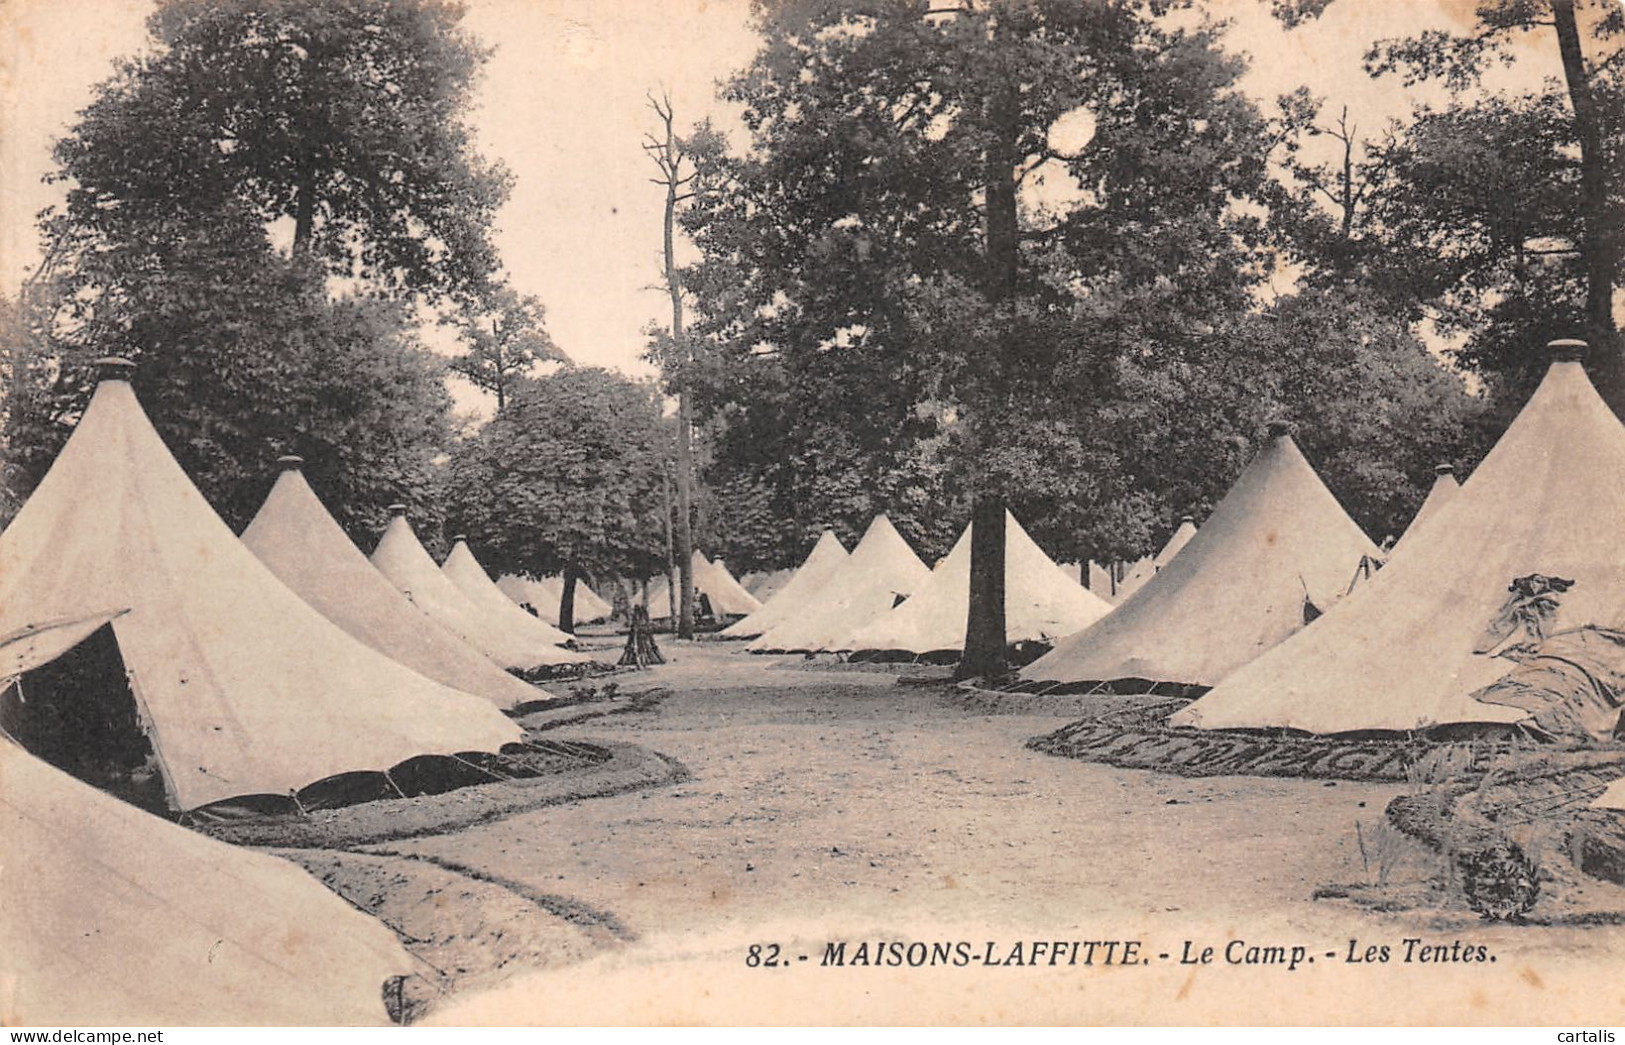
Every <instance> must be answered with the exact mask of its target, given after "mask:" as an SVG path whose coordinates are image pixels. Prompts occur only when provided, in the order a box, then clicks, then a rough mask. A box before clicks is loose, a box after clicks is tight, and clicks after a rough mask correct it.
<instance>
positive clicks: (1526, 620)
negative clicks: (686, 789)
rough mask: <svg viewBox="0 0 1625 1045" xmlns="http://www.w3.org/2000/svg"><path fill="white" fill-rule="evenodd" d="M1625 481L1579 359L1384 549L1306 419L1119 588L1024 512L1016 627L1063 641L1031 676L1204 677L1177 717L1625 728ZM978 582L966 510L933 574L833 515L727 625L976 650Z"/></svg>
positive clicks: (1302, 723) (1356, 726) (1011, 551)
mask: <svg viewBox="0 0 1625 1045" xmlns="http://www.w3.org/2000/svg"><path fill="white" fill-rule="evenodd" d="M1558 344H1559V346H1560V347H1562V348H1568V347H1571V346H1570V345H1569V344H1568V343H1558ZM1622 477H1625V426H1622V425H1621V423H1620V421H1619V419H1618V418H1617V417H1616V416H1615V415H1614V413H1613V412H1612V411H1611V410H1610V409H1609V408H1608V407H1607V405H1606V404H1604V403H1603V401H1602V399H1601V398H1600V397H1599V396H1598V395H1597V393H1596V391H1595V389H1594V388H1593V387H1592V385H1591V383H1590V381H1589V380H1588V379H1587V377H1586V375H1585V371H1584V369H1583V368H1582V367H1581V365H1580V364H1579V363H1578V362H1576V361H1574V360H1573V359H1561V358H1560V359H1558V360H1557V361H1556V362H1554V363H1553V365H1552V366H1551V368H1550V371H1549V372H1548V374H1547V376H1546V378H1545V379H1544V381H1543V382H1542V384H1541V385H1540V387H1539V389H1538V390H1537V391H1536V392H1535V394H1534V396H1533V397H1532V398H1531V399H1530V401H1529V403H1528V404H1527V405H1526V407H1525V408H1524V410H1523V411H1522V412H1521V413H1520V414H1519V416H1518V417H1517V419H1516V420H1515V421H1514V422H1513V423H1512V424H1511V426H1510V427H1509V428H1508V429H1507V431H1506V432H1505V434H1504V435H1503V437H1502V438H1501V439H1500V441H1499V442H1498V443H1497V444H1496V446H1495V447H1494V449H1493V450H1492V451H1491V452H1490V453H1489V455H1488V456H1486V457H1485V459H1484V460H1483V462H1482V463H1481V464H1480V465H1479V466H1478V468H1477V469H1476V470H1474V472H1473V473H1472V475H1471V477H1470V478H1469V479H1468V480H1467V481H1466V482H1465V483H1458V482H1457V480H1456V478H1455V476H1454V475H1453V473H1452V472H1451V470H1450V469H1449V468H1448V467H1444V466H1441V468H1440V469H1439V473H1438V475H1437V476H1436V478H1435V481H1434V485H1433V487H1432V489H1431V490H1430V492H1429V494H1428V497H1427V498H1426V500H1425V501H1424V503H1423V505H1422V507H1421V508H1420V510H1419V511H1418V512H1417V515H1416V516H1415V518H1414V519H1413V521H1412V523H1411V525H1410V526H1409V527H1408V528H1407V529H1406V531H1405V533H1404V534H1403V535H1402V537H1401V538H1400V540H1399V541H1398V542H1397V543H1396V544H1395V545H1394V547H1393V548H1392V549H1389V550H1387V551H1386V552H1385V551H1384V550H1383V549H1380V548H1379V547H1378V546H1377V545H1376V544H1374V543H1373V542H1372V541H1371V540H1370V538H1368V537H1367V536H1366V534H1365V533H1363V532H1362V531H1361V530H1360V528H1359V526H1358V525H1357V524H1356V523H1355V522H1354V521H1353V520H1352V519H1351V518H1349V516H1348V514H1347V513H1346V512H1345V511H1344V510H1343V508H1342V506H1341V505H1339V504H1338V502H1337V500H1336V498H1335V497H1334V496H1333V495H1332V493H1331V492H1330V491H1329V490H1328V489H1327V488H1326V487H1325V485H1324V484H1323V483H1322V482H1321V480H1320V478H1319V477H1318V476H1317V475H1316V474H1315V471H1314V469H1313V468H1312V467H1311V466H1310V464H1309V462H1308V461H1307V460H1306V459H1305V458H1304V456H1303V454H1302V452H1301V451H1300V450H1299V448H1298V446H1297V445H1296V443H1295V442H1294V441H1293V439H1292V437H1291V435H1290V434H1289V431H1288V430H1287V428H1286V426H1285V425H1276V426H1272V431H1271V438H1270V440H1269V441H1268V443H1267V444H1266V445H1265V446H1264V448H1263V449H1262V451H1261V452H1260V453H1259V454H1258V456H1257V457H1256V458H1255V459H1254V460H1253V461H1252V462H1251V463H1250V464H1249V465H1248V467H1247V468H1246V469H1245V470H1244V471H1243V473H1242V474H1241V475H1240V476H1239V477H1238V479H1237V480H1236V482H1235V484H1234V485H1233V486H1232V487H1231V489H1230V490H1229V492H1228V493H1227V494H1226V496H1225V497H1224V499H1223V500H1222V501H1221V502H1220V503H1219V504H1218V506H1217V507H1216V508H1215V509H1214V511H1213V512H1212V514H1211V516H1210V517H1209V518H1208V520H1207V521H1206V523H1205V524H1204V525H1203V526H1202V527H1201V528H1200V529H1199V530H1198V529H1197V528H1196V527H1195V526H1194V523H1191V522H1190V521H1189V520H1187V524H1182V525H1181V527H1180V530H1179V531H1178V532H1177V533H1176V534H1175V536H1174V538H1173V539H1171V540H1170V542H1169V544H1168V546H1166V547H1165V548H1164V549H1163V551H1162V552H1161V553H1159V554H1158V555H1157V556H1155V557H1154V558H1152V559H1150V560H1149V561H1147V562H1146V563H1145V564H1144V566H1145V569H1144V571H1143V574H1144V575H1143V576H1141V577H1140V578H1139V579H1138V583H1137V584H1136V585H1135V586H1134V588H1133V590H1132V591H1131V593H1129V594H1128V595H1127V596H1126V597H1125V598H1123V599H1122V601H1121V602H1120V603H1119V604H1118V605H1116V606H1115V607H1113V606H1111V605H1109V604H1108V603H1107V601H1106V600H1103V599H1100V598H1097V597H1096V596H1094V595H1092V594H1090V592H1089V591H1088V590H1086V589H1084V588H1082V587H1081V586H1079V585H1078V584H1077V583H1076V582H1075V580H1074V579H1073V577H1072V576H1071V575H1069V573H1068V572H1067V571H1066V568H1063V567H1057V566H1056V565H1055V564H1054V563H1053V562H1051V561H1050V560H1049V559H1048V558H1047V557H1046V556H1044V553H1043V552H1042V551H1041V550H1039V549H1038V548H1037V546H1036V545H1034V544H1032V542H1031V540H1030V539H1029V538H1028V537H1027V535H1026V534H1025V533H1024V532H1023V531H1022V529H1021V527H1020V526H1019V524H1017V523H1016V521H1015V520H1014V518H1013V517H1012V518H1009V519H1008V520H1007V541H1008V543H1007V547H1006V559H1007V563H1006V579H1005V584H1006V616H1007V620H1008V622H1009V630H1008V636H1009V638H1010V640H1011V641H1020V640H1024V639H1042V640H1045V641H1051V642H1053V648H1052V649H1051V650H1050V651H1049V652H1048V653H1047V654H1045V655H1044V656H1042V657H1040V658H1038V659H1037V660H1036V661H1034V662H1033V663H1031V664H1029V665H1028V666H1027V667H1026V668H1024V669H1023V670H1022V672H1021V674H1022V677H1023V679H1024V680H1025V683H1024V686H1023V688H1026V689H1030V690H1032V691H1036V692H1058V691H1066V692H1080V691H1088V690H1089V689H1092V688H1100V689H1105V688H1114V689H1118V690H1119V691H1124V692H1127V691H1132V690H1135V689H1137V690H1138V691H1140V692H1145V691H1147V690H1148V689H1154V688H1155V687H1157V686H1160V685H1164V684H1173V685H1175V686H1178V687H1185V688H1188V689H1190V690H1192V691H1195V692H1199V693H1202V694H1203V695H1202V696H1201V697H1200V699H1198V700H1196V701H1195V702H1193V703H1192V704H1190V705H1188V706H1187V707H1185V708H1183V709H1182V710H1181V711H1179V712H1178V713H1177V714H1176V715H1174V716H1173V718H1172V724H1174V725H1176V726H1185V727H1193V728H1199V729H1252V730H1257V729H1288V730H1295V731H1303V732H1307V733H1314V734H1344V733H1360V732H1368V731H1369V732H1399V731H1416V730H1425V729H1431V728H1434V727H1441V726H1444V727H1448V726H1482V727H1487V728H1491V729H1495V728H1504V727H1506V726H1508V725H1510V724H1514V723H1517V724H1520V727H1521V728H1534V729H1536V730H1539V731H1543V732H1545V733H1547V734H1549V735H1568V736H1586V735H1589V736H1592V737H1598V738H1601V737H1607V736H1610V735H1612V733H1613V732H1614V731H1615V729H1616V728H1617V725H1618V721H1619V718H1620V712H1619V701H1620V696H1621V694H1622V693H1625V685H1619V684H1615V683H1618V682H1620V681H1621V680H1625V630H1621V629H1622V627H1625V557H1622V556H1621V555H1620V554H1619V552H1618V547H1617V542H1618V540H1619V534H1620V533H1621V532H1625V479H1622ZM1130 572H1131V574H1132V573H1133V572H1135V571H1132V570H1131V571H1130ZM968 599H969V530H968V529H967V531H966V533H965V535H964V536H962V537H961V538H960V541H959V543H958V544H956V545H955V548H954V551H953V552H952V553H950V555H949V556H948V557H947V558H946V559H945V560H943V562H942V563H940V564H939V565H938V566H937V568H936V569H935V570H930V569H928V568H927V567H926V566H925V565H924V564H923V563H922V562H920V560H919V559H918V558H917V557H916V556H915V555H914V553H913V552H912V551H911V550H910V549H909V548H908V546H907V544H906V543H905V542H904V541H903V539H902V538H901V536H899V535H898V534H897V532H896V531H895V529H894V528H893V527H892V526H891V524H890V523H889V522H887V521H886V519H885V518H884V517H883V516H882V517H880V518H877V519H876V520H875V522H874V523H873V524H872V525H871V526H870V528H869V530H868V532H867V533H865V535H864V537H863V539H862V541H860V543H859V545H858V546H857V548H856V549H855V550H854V551H853V553H852V554H851V555H850V556H848V555H846V554H845V552H844V549H842V548H841V546H840V544H839V542H838V541H837V540H836V539H835V537H834V535H833V534H831V533H828V532H826V533H825V534H824V535H823V536H822V537H821V538H820V539H819V541H818V543H817V545H816V546H815V547H814V549H813V551H812V553H811V554H810V555H809V556H808V558H807V560H806V561H805V563H803V565H802V567H801V568H800V569H799V570H798V571H796V572H795V573H793V574H792V575H791V576H790V577H789V578H788V579H787V580H785V581H783V582H782V586H781V587H780V588H779V589H778V591H777V594H775V595H774V597H773V598H771V599H769V600H768V602H767V603H766V605H765V606H764V608H763V609H762V610H761V611H759V612H758V613H755V614H752V615H751V616H749V617H747V618H745V619H743V620H741V621H739V622H737V623H736V624H734V625H733V626H731V627H730V628H728V629H727V630H726V631H724V632H723V634H724V635H727V636H732V637H740V638H747V637H754V641H752V642H751V644H750V645H749V647H748V648H749V649H751V650H754V651H759V652H770V651H785V652H789V651H855V650H865V649H875V650H885V649H901V650H905V651H913V652H915V653H924V652H928V651H931V650H936V649H943V648H948V649H957V648H959V647H961V646H962V645H963V641H964V628H965V620H966V616H967V614H966V610H967V605H968ZM1565 673H1566V674H1565ZM1610 680H1612V681H1610ZM1622 790H1625V787H1622ZM1621 800H1622V801H1625V795H1622V796H1621Z"/></svg>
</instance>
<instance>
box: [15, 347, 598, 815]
mask: <svg viewBox="0 0 1625 1045" xmlns="http://www.w3.org/2000/svg"><path fill="white" fill-rule="evenodd" d="M128 366H129V364H121V363H120V362H118V361H110V362H109V363H108V365H107V369H108V370H110V371H111V373H109V374H106V375H105V376H104V378H103V380H102V381H101V382H100V384H99V385H98V387H97V389H96V391H95V394H94V395H93V396H92V398H91V401H90V404H89V406H88V407H87V408H86V410H85V413H84V416H83V417H82V418H81V420H80V421H79V424H78V425H77V427H76V428H75V430H74V432H73V434H72V436H71V437H70V438H69V440H68V442H67V444H66V445H65V446H64V447H63V449H62V451H61V453H60V454H59V456H58V457H57V460H56V461H55V462H54V463H53V465H52V467H51V469H50V471H49V472H48V473H47V474H46V476H45V478H44V479H43V480H42V481H41V483H40V485H39V487H38V488H37V489H36V490H35V491H34V493H33V495H32V496H31V497H30V498H29V499H28V501H27V503H26V504H25V505H24V506H23V508H22V510H21V511H20V512H19V513H18V515H17V517H16V518H15V519H14V520H13V521H12V523H11V525H10V526H9V527H8V528H7V529H6V531H5V532H4V534H0V681H3V683H4V684H6V685H7V686H10V684H11V683H13V682H15V683H17V685H16V686H14V687H11V688H12V689H13V690H14V691H15V692H17V693H21V692H22V689H21V687H22V682H21V680H22V677H23V676H24V674H25V673H26V672H29V671H31V670H33V669H34V668H37V667H40V666H42V665H44V664H47V663H49V662H51V661H54V660H56V659H57V658H59V657H61V656H62V655H64V654H66V653H68V652H69V651H70V650H72V649H74V648H75V647H77V646H79V645H80V644H81V643H82V642H83V641H84V640H85V639H87V638H88V637H89V636H91V635H92V634H93V633H95V632H97V631H99V630H100V629H101V628H103V627H108V626H110V628H111V631H112V634H113V638H114V640H115V642H116V645H117V650H118V654H119V657H120V659H121V660H122V662H123V667H124V670H125V672H126V675H127V679H128V683H129V689H130V693H131V694H132V696H133V697H134V699H135V703H136V707H137V711H138V714H139V720H140V724H141V727H142V729H143V730H144V731H145V732H146V734H147V736H148V739H149V741H150V744H151V747H152V751H153V755H154V757H155V760H156V763H157V768H158V770H159V774H160V776H161V778H162V781H163V784H164V789H165V795H166V798H167V800H168V803H169V805H170V807H171V808H172V809H174V810H177V811H182V812H187V811H195V810H198V809H200V808H201V807H206V806H210V805H212V804H215V803H220V802H223V801H227V800H237V799H241V798H244V797H245V796H260V797H263V798H266V799H272V798H276V799H279V800H283V801H286V800H288V798H289V796H290V795H291V796H292V797H293V799H294V800H295V801H297V798H298V794H299V792H300V790H301V789H303V788H306V787H308V786H310V785H312V784H314V783H316V782H319V781H323V780H326V779H329V778H335V777H339V776H343V775H349V774H357V773H383V774H385V775H387V773H388V771H389V769H390V768H391V767H395V766H397V765H399V764H402V763H404V762H407V761H408V760H412V759H416V758H420V757H422V756H443V757H447V758H459V757H463V756H465V755H467V754H469V753H496V754H500V753H501V752H502V750H503V748H504V747H505V746H507V745H510V744H516V743H518V742H519V741H520V740H521V739H522V736H523V734H522V731H521V730H520V728H519V727H518V726H517V725H516V724H515V723H514V722H513V721H512V720H510V719H509V718H508V717H507V716H505V715H504V714H502V710H503V709H507V708H512V707H514V706H517V705H521V704H525V703H529V702H534V701H538V700H544V699H547V698H548V697H549V696H550V695H549V694H548V693H546V691H544V690H542V689H539V688H537V687H535V686H532V685H529V684H527V683H525V682H523V681H521V680H520V679H519V678H516V677H515V676H514V675H513V674H511V673H510V672H509V671H508V670H506V669H510V668H512V669H534V668H538V667H551V666H556V665H561V664H577V663H582V662H585V661H586V660H587V659H588V658H587V657H586V656H585V655H584V654H581V653H578V652H575V651H572V650H569V649H565V648H563V647H562V646H561V645H560V643H561V642H563V641H565V640H567V639H568V636H566V635H564V634H563V633H562V632H559V631H558V630H557V629H555V628H552V627H550V626H548V625H546V624H545V623H544V622H542V621H539V620H537V619H536V618H535V617H532V616H531V615H530V614H527V613H525V612H524V611H523V610H521V609H520V608H519V607H517V606H516V605H515V604H514V603H513V602H512V601H511V600H509V599H508V598H507V597H505V596H503V595H502V594H501V592H500V591H498V590H497V588H496V586H495V585H494V583H493V582H492V581H491V579H490V577H489V576H488V575H486V573H485V572H484V570H483V569H481V568H480V566H479V563H478V562H477V561H476V560H475V559H474V557H473V555H472V553H471V552H470V551H469V550H468V547H467V545H466V543H463V542H459V543H458V545H457V546H456V547H455V548H454V549H453V552H452V554H451V556H450V557H449V558H448V559H447V561H446V564H445V566H444V568H441V567H438V566H436V565H435V563H434V560H433V559H431V558H430V557H429V555H428V553H427V552H426V551H425V550H424V549H423V546H422V545H421V544H420V543H419V542H418V540H417V538H416V536H415V535H414V534H413V533H412V530H411V527H410V525H409V524H408V523H407V521H406V518H405V516H404V512H403V511H397V512H396V513H395V515H394V517H393V518H392V519H391V521H390V523H389V526H388V528H387V529H386V531H385V533H384V535H383V537H382V539H381V540H380V541H379V544H378V547H377V549H376V551H375V552H374V553H373V556H372V558H371V559H370V560H369V559H368V558H367V557H366V556H364V555H363V554H362V553H361V551H360V550H359V549H357V548H356V547H355V546H354V545H353V544H352V543H351V542H350V540H349V539H348V538H347V537H346V536H345V534H344V533H343V531H342V530H341V529H340V528H339V526H338V524H337V523H336V522H335V521H334V520H333V518H332V517H331V515H329V514H328V512H327V511H326V509H325V508H323V506H322V505H321V503H320V501H319V500H318V499H317V498H316V495H315V493H314V492H313V491H312V490H311V488H310V486H309V485H308V484H307V483H306V482H305V480H304V477H303V476H302V475H301V474H300V472H299V470H298V468H297V467H296V465H297V462H296V461H295V460H289V461H287V462H285V464H286V465H287V467H285V469H284V471H283V473H282V475H281V476H280V477H279V478H278V480H277V482H276V485H275V486H274V488H273V490H272V493H271V495H270V496H269V497H268V498H267V501H266V503H265V505H264V506H263V507H262V509H261V511H260V513H259V514H258V515H257V516H256V518H255V519H254V521H253V523H252V524H251V525H250V526H249V528H248V530H247V531H245V533H244V535H243V537H242V539H239V538H238V537H237V536H236V535H235V534H233V533H232V532H231V530H230V529H229V528H228V527H227V526H226V524H225V523H224V522H223V521H222V520H221V519H220V517H219V516H218V515H216V514H215V512H214V510H213V509H212V508H211V507H210V506H209V504H208V502H207V501H206V500H205V499H204V498H203V495H202V494H201V493H200V492H199V491H198V490H197V488H196V487H195V486H193V485H192V483H191V481H190V480H189V479H188V478H187V477H186V475H185V473H184V472H183V471H182V469H181V467H180V466H179V464H177V463H176V461H175V459H174V457H173V456H171V454H170V453H169V450H168V448H167V447H165V446H164V444H163V441H162V439H161V438H160V437H159V435H158V433H157V432H156V431H155V430H154V429H153V427H152V424H151V422H150V421H149V420H148V419H147V417H146V415H145V414H144V413H143V411H142V410H141V407H140V404H139V403H138V402H137V400H136V397H135V394H134V392H133V390H132V388H131V386H130V384H129V383H128V380H127V374H126V373H125V371H127V369H128ZM21 699H22V700H25V701H26V696H23V697H21Z"/></svg>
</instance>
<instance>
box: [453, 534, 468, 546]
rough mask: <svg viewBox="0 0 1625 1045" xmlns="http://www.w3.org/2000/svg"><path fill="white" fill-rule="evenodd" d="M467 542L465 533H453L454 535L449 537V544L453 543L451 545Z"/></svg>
mask: <svg viewBox="0 0 1625 1045" xmlns="http://www.w3.org/2000/svg"><path fill="white" fill-rule="evenodd" d="M467 541H468V534H466V533H454V534H452V535H451V543H453V544H462V543H466V542H467Z"/></svg>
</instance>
